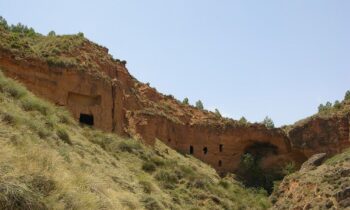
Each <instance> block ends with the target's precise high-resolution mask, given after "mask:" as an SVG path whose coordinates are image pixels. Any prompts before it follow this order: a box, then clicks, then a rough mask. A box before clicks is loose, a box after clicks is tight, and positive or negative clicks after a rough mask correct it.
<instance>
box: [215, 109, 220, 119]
mask: <svg viewBox="0 0 350 210" xmlns="http://www.w3.org/2000/svg"><path fill="white" fill-rule="evenodd" d="M215 115H216V116H218V117H221V113H220V112H219V110H218V109H215Z"/></svg>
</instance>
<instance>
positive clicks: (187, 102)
mask: <svg viewBox="0 0 350 210" xmlns="http://www.w3.org/2000/svg"><path fill="white" fill-rule="evenodd" d="M182 104H184V105H189V104H190V102H189V100H188V98H184V100H183V101H182Z"/></svg>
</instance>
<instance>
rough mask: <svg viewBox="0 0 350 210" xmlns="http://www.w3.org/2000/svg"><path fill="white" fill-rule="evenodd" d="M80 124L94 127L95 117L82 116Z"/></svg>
mask: <svg viewBox="0 0 350 210" xmlns="http://www.w3.org/2000/svg"><path fill="white" fill-rule="evenodd" d="M79 122H80V123H83V124H85V125H91V126H92V125H94V116H93V115H90V114H80V118H79Z"/></svg>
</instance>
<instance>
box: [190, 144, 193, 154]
mask: <svg viewBox="0 0 350 210" xmlns="http://www.w3.org/2000/svg"><path fill="white" fill-rule="evenodd" d="M193 151H194V149H193V146H192V145H190V154H191V155H192V154H193Z"/></svg>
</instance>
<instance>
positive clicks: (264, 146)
mask: <svg viewBox="0 0 350 210" xmlns="http://www.w3.org/2000/svg"><path fill="white" fill-rule="evenodd" d="M244 153H245V154H247V153H249V154H251V155H253V156H254V157H255V158H256V159H257V160H260V159H261V158H263V157H267V156H270V155H277V154H278V148H277V146H275V145H273V144H271V143H268V142H254V143H253V144H251V145H249V146H248V147H246V148H245V149H244Z"/></svg>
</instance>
